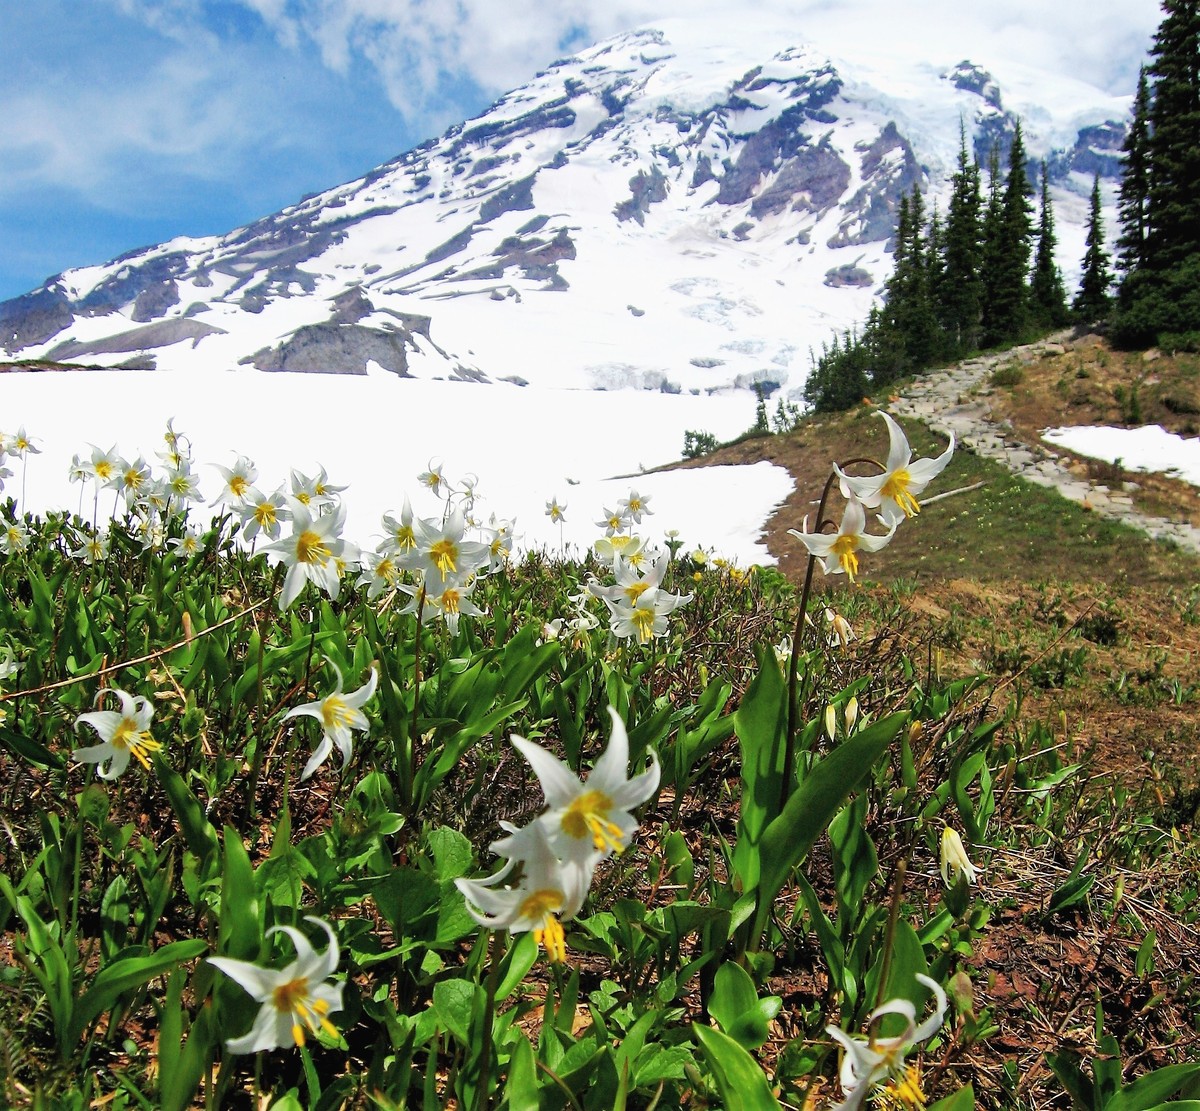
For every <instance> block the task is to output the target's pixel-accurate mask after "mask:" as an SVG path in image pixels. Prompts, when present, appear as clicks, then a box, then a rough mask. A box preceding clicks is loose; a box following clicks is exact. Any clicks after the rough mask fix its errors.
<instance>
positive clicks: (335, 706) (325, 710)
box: [321, 694, 354, 729]
mask: <svg viewBox="0 0 1200 1111" xmlns="http://www.w3.org/2000/svg"><path fill="white" fill-rule="evenodd" d="M353 720H354V712H353V711H352V710H351V709H350V707H349V706H347V705H346V702H345V700H344V699H342V698H341V697H339V696H338V695H336V694H331V695H330V696H329V697H328V698H326V699H325V701H323V702H322V703H321V724H322V725H324V726H325V728H326V729H336V728H337V727H338V726H339V725H349V724H350V723H351V722H352V721H353Z"/></svg>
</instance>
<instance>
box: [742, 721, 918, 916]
mask: <svg viewBox="0 0 1200 1111" xmlns="http://www.w3.org/2000/svg"><path fill="white" fill-rule="evenodd" d="M907 721H908V715H907V714H904V713H896V714H891V715H889V716H888V717H886V718H881V719H880V720H879V721H876V722H872V723H871V724H870V725H868V726H867V727H866V728H865V729H860V730H859V731H858V732H856V733H855V734H854V736H853V737H851V738H850V739H849V740H848V741H846V742H844V743H843V744H841V745H839V746H838V747H837V748H835V749H834V750H833V751H832V752H830V753H829V755H828V756H826V757H825V758H824V759H823V760H821V761H820V762H818V763H817V764H815V765H814V766H813V768H812V769H811V770H810V771H809V772H808V774H807V775H806V776H805V777H804V782H803V783H801V784H800V786H799V787H798V788H797V789H796V790H795V791H793V792H792V794H791V797H790V798H789V799H788V801H787V805H786V806H784V808H783V812H782V813H781V814H780V815H779V816H778V817H777V818H776V819H775V820H774V821H772V822H771V824H770V825H769V826H767V828H766V829H765V830H764V831H763V835H762V848H761V856H762V874H761V877H760V879H759V882H758V890H757V895H758V900H759V908H760V919H761V920H762V921H763V922H765V920H766V911H767V910H769V908H770V906H771V904H772V903H774V901H775V896H776V895H778V894H779V892H780V891H782V890H783V886H784V884H785V883H787V880H788V876H789V875H791V872H792V869H793V868H795V867H796V865H797V864H799V863H800V862H801V861H802V860H803V859H804V858H805V857H806V856H807V855H808V851H809V849H811V848H812V846H813V844H814V843H815V842H816V840H817V838H818V837H820V835H821V834H822V833H823V832H824V831H825V830H826V829H827V828H828V826H829V823H830V822H831V821H832V820H833V817H834V815H835V814H836V813H837V812H838V811H839V810H840V809H841V808H842V803H843V802H844V801H845V799H846V797H847V796H848V795H849V794H850V792H851V791H853V790H854V789H855V788H856V787H857V786H858V785H859V784H860V783H861V782H862V781H863V780H864V779H866V777H867V776H868V775H869V774H870V772H871V769H872V767H873V766H874V764H875V761H876V760H878V759H879V758H880V756H882V755H883V753H884V752H885V751H886V750H887V747H888V745H889V744H891V742H892V741H893V740H894V739H895V737H896V734H897V733H899V732H900V729H901V728H902V727H903V725H904V724H905V723H906V722H907Z"/></svg>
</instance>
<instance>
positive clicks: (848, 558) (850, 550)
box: [833, 533, 858, 582]
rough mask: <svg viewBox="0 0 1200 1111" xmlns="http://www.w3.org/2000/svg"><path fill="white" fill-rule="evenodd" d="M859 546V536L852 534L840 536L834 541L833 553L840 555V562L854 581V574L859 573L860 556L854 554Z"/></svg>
mask: <svg viewBox="0 0 1200 1111" xmlns="http://www.w3.org/2000/svg"><path fill="white" fill-rule="evenodd" d="M857 547H858V537H857V536H855V535H853V534H852V533H851V534H847V535H845V536H839V537H838V538H837V539H836V540H835V541H834V542H833V554H834V555H836V556H837V557H838V562H839V563H840V564H841V565H842V570H843V571H845V572H846V574H847V575H848V576H849V578H850V581H851V582H853V581H854V576H855V575H857V574H858V556H857V555H855V554H854V551H855V549H856V548H857Z"/></svg>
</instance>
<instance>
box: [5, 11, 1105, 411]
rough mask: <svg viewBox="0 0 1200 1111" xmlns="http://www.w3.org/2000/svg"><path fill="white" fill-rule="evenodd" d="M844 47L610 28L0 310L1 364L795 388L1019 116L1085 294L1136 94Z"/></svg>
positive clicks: (786, 37) (782, 35)
mask: <svg viewBox="0 0 1200 1111" xmlns="http://www.w3.org/2000/svg"><path fill="white" fill-rule="evenodd" d="M844 54H845V56H840V55H839V56H836V57H835V56H831V55H828V54H826V53H823V52H821V51H820V50H818V49H817V48H816V47H814V46H812V45H810V44H806V42H805V41H804V36H803V28H799V27H797V28H791V29H789V30H787V31H784V32H780V31H779V29H778V28H767V27H765V26H760V25H758V24H756V23H754V21H753V20H751V19H743V20H740V21H739V23H738V25H737V26H736V27H730V26H728V25H722V26H718V25H714V24H712V23H705V22H699V21H695V22H691V23H686V24H685V23H675V22H670V23H665V24H661V25H658V26H655V27H653V28H646V29H642V30H638V31H634V32H630V33H627V34H624V35H621V36H618V37H616V38H613V39H611V40H608V41H606V42H602V43H600V44H599V45H597V46H594V47H592V48H591V49H589V50H586V51H584V52H583V53H581V54H578V55H576V56H574V57H571V58H567V59H564V60H562V61H559V62H556V63H555V64H554V65H552V66H551V67H550V68H549V69H547V70H546V71H545V72H544V73H541V74H539V75H538V76H537V77H536V78H535V79H534V80H533V81H531V82H529V83H528V84H527V85H525V86H523V87H521V88H519V89H516V90H514V91H513V92H511V93H509V94H508V95H506V96H504V97H502V98H501V99H500V100H499V101H497V102H496V104H494V105H493V106H492V107H491V108H490V109H489V110H488V111H487V112H485V113H484V114H483V115H481V116H479V117H478V118H476V119H473V120H471V121H469V122H467V123H464V124H462V125H461V126H457V127H454V128H452V129H451V130H449V131H448V132H447V133H446V134H445V135H443V136H442V137H441V138H439V139H437V140H434V141H431V142H429V143H426V144H424V145H422V146H420V147H418V148H416V149H415V150H412V151H409V152H407V153H406V154H403V155H401V156H400V157H398V158H396V159H395V160H394V161H392V162H389V163H387V164H386V165H383V166H380V167H379V168H378V169H376V170H374V171H372V172H371V173H370V174H368V175H367V176H366V177H364V178H362V179H360V180H358V181H353V182H350V183H348V184H346V185H340V186H338V187H336V188H332V189H329V190H327V191H326V192H323V193H320V194H317V195H315V196H310V197H306V198H305V199H303V200H301V201H300V202H299V203H297V204H296V205H294V206H292V207H290V208H287V209H284V210H283V211H282V212H279V213H277V214H275V215H272V216H268V217H266V218H265V219H262V220H259V221H257V222H256V223H253V224H251V225H249V226H248V227H245V228H239V229H237V230H236V231H232V232H230V233H229V234H227V235H224V236H220V237H213V238H205V239H193V238H177V239H174V240H171V241H170V242H167V243H163V244H159V245H157V246H154V247H150V248H147V249H143V250H137V251H133V252H130V253H129V254H126V255H124V256H122V257H121V258H118V259H116V260H114V261H112V262H110V263H107V264H104V265H98V266H92V267H83V268H79V269H75V270H69V271H67V272H66V273H64V274H61V275H59V276H58V277H56V278H54V279H52V280H50V281H48V282H47V283H46V284H44V285H43V286H42V287H41V288H40V289H38V290H36V291H33V292H31V293H28V294H26V295H24V296H21V297H18V298H15V299H13V300H10V301H6V302H3V303H0V346H2V349H3V350H4V351H6V352H7V353H8V354H9V356H10V357H13V358H22V359H28V358H46V359H53V360H60V361H73V362H82V363H91V364H99V365H104V366H114V367H115V366H123V367H136V368H160V369H174V370H196V371H207V370H210V369H228V368H232V367H235V366H239V365H244V366H254V367H258V368H259V369H261V370H264V371H275V370H288V371H336V372H341V373H364V372H366V371H367V370H368V369H375V368H376V367H382V368H384V369H386V370H389V371H392V372H394V373H395V374H397V375H401V376H413V377H420V378H455V379H462V380H470V381H477V382H505V381H507V382H515V383H522V384H523V383H529V384H531V385H535V386H553V387H571V388H599V389H611V388H616V387H622V386H636V387H641V388H646V389H656V390H663V391H666V392H696V391H709V390H714V389H722V388H726V387H731V386H749V385H752V384H753V383H756V382H761V383H769V384H771V385H774V384H782V385H784V386H785V388H786V389H787V390H789V391H790V392H792V393H795V392H797V391H798V389H799V387H800V386H801V385H802V382H803V379H804V376H805V374H806V372H807V369H808V367H809V351H810V349H811V348H813V347H819V346H820V344H821V343H822V342H823V341H825V340H827V339H828V338H829V336H830V335H831V333H832V332H833V330H834V329H841V328H844V327H846V326H848V325H850V324H852V323H854V322H856V321H860V320H862V319H863V318H864V317H865V316H866V314H867V312H868V310H869V307H870V305H871V303H872V299H873V298H875V297H876V296H877V295H878V294H879V291H880V288H881V286H882V283H883V281H884V280H885V278H886V277H887V275H888V273H889V271H890V266H891V256H890V253H889V251H890V243H889V240H890V237H891V235H892V233H893V230H894V220H895V214H896V210H897V205H898V201H899V198H900V196H901V195H902V194H903V193H905V192H907V191H909V190H910V189H911V188H912V186H913V185H914V184H917V185H920V186H921V187H922V189H924V190H926V191H927V193H928V196H929V198H930V199H931V200H932V199H935V198H938V197H941V198H943V210H944V198H945V197H946V195H947V193H948V180H949V175H950V174H951V173H952V172H953V170H954V167H955V163H956V158H957V153H958V147H959V129H960V121H961V124H962V125H963V126H965V127H966V130H967V134H968V136H969V137H970V141H971V142H972V143H973V145H974V148H975V150H976V151H977V152H978V153H979V154H980V156H981V157H985V156H986V151H987V150H988V149H989V147H990V146H991V144H992V143H993V142H996V141H999V142H1000V143H1002V144H1003V143H1004V141H1005V140H1006V138H1007V137H1008V136H1009V135H1010V134H1011V132H1012V129H1013V127H1014V125H1015V122H1016V120H1017V118H1018V116H1019V117H1020V118H1021V120H1022V125H1023V130H1024V137H1025V142H1026V146H1027V148H1028V150H1029V152H1030V155H1031V158H1033V159H1035V160H1038V161H1040V160H1041V159H1045V160H1046V161H1047V162H1048V164H1049V166H1050V168H1051V173H1052V180H1053V183H1054V188H1053V193H1052V195H1053V198H1054V201H1055V204H1056V217H1057V223H1058V229H1057V230H1058V235H1059V245H1060V263H1061V265H1062V267H1063V269H1064V271H1065V272H1066V274H1067V275H1068V278H1069V279H1070V278H1072V277H1073V275H1074V273H1075V272H1077V269H1078V260H1079V258H1080V257H1081V256H1082V253H1083V235H1084V229H1083V224H1084V220H1085V218H1086V213H1087V201H1086V195H1087V193H1088V192H1089V190H1090V187H1091V181H1092V174H1093V173H1094V172H1099V173H1100V174H1101V175H1102V176H1104V177H1105V178H1108V179H1113V178H1115V176H1116V174H1117V172H1118V167H1119V161H1118V155H1119V149H1120V144H1121V140H1122V137H1123V133H1124V122H1123V121H1124V120H1125V118H1126V114H1127V108H1128V100H1127V98H1119V97H1112V96H1110V95H1108V94H1106V93H1103V92H1101V91H1100V90H1098V89H1096V88H1094V87H1092V86H1089V85H1087V84H1086V83H1084V82H1081V81H1077V80H1074V79H1071V78H1067V77H1064V76H1063V75H1061V74H1050V73H1040V74H1039V73H1032V72H1030V73H1024V74H1023V75H1022V79H1021V80H1020V81H1017V82H1014V84H1013V86H1012V87H1011V88H1005V87H1002V85H1001V84H1000V83H999V81H998V80H997V79H995V78H993V76H992V75H991V74H990V73H988V72H987V71H985V70H984V69H982V68H981V67H980V66H979V65H975V64H973V63H972V62H971V61H969V60H962V59H960V58H944V59H938V58H920V59H908V60H907V61H906V62H905V63H904V64H903V65H901V64H896V65H894V66H887V67H881V66H880V65H879V64H878V61H877V59H876V60H872V61H871V62H870V63H868V62H861V63H856V62H855V60H854V58H853V45H852V44H849V43H848V44H847V45H846V46H845V48H844ZM1010 69H1011V67H1010ZM1014 72H1015V71H1014ZM348 126H352V122H351V121H348ZM1109 192H1110V193H1111V189H1110V190H1109ZM1114 227H1115V220H1114V219H1113V218H1112V216H1111V213H1110V214H1109V228H1110V229H1113V228H1114Z"/></svg>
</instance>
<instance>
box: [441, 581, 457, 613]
mask: <svg viewBox="0 0 1200 1111" xmlns="http://www.w3.org/2000/svg"><path fill="white" fill-rule="evenodd" d="M461 599H462V596H461V594H460V593H459V592H458V591H457V590H455V589H454V588H453V587H451V588H450V589H448V590H443V591H442V593H441V595H440V596H439V597H438V599H437V604H438V605H439V606H441V608H442V610H443V611H444V612H446V613H458V605H459V602H460V601H461Z"/></svg>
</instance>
